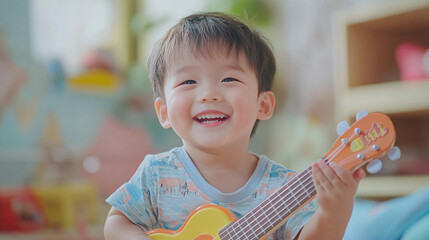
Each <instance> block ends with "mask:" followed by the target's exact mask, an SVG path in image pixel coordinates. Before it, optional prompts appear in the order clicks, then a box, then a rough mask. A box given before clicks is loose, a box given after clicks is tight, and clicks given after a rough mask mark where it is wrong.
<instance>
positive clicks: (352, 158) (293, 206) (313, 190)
mask: <svg viewBox="0 0 429 240" xmlns="http://www.w3.org/2000/svg"><path fill="white" fill-rule="evenodd" d="M367 151H371V150H366V152H367ZM331 160H332V159H331ZM344 160H345V161H344ZM344 160H343V161H344V162H346V163H347V162H349V161H350V160H354V157H353V156H351V157H348V158H347V159H344ZM309 170H310V169H309V168H307V169H305V170H304V171H307V172H306V173H305V174H304V175H303V176H302V177H301V178H300V177H299V175H298V176H297V177H298V179H301V180H302V179H305V180H304V183H305V184H302V182H301V185H300V186H304V187H303V188H301V189H305V188H307V187H308V186H310V187H314V185H313V186H312V185H311V183H312V181H308V180H310V179H311V178H305V177H307V176H308V174H310V173H311V171H309ZM297 187H299V186H297ZM297 187H295V188H294V189H292V191H294V190H296V188H297ZM289 190H291V189H290V188H289ZM315 191H316V190H315V189H312V190H311V191H310V192H309V191H305V192H304V193H300V192H301V191H299V193H300V194H299V196H298V198H297V197H294V196H292V197H294V198H295V199H300V200H301V198H302V197H305V196H304V195H307V196H308V195H311V194H313V193H314V192H315ZM312 196H314V195H312ZM312 196H311V197H312ZM311 197H310V198H311ZM276 198H278V197H276ZM274 199H275V198H274ZM274 199H273V200H274ZM280 199H281V198H280ZM290 199H291V198H288V200H290ZM304 199H305V198H304ZM281 200H282V199H281ZM278 203H280V201H277V202H275V203H274V204H272V205H273V206H274V205H277V204H278ZM292 203H296V204H295V205H292ZM292 203H289V204H288V205H286V206H284V201H283V203H280V206H283V209H280V207H278V206H277V209H280V214H285V213H284V212H285V211H287V212H288V213H290V210H289V209H293V208H295V207H296V206H300V205H302V204H300V202H298V201H296V200H295V202H292ZM271 208H273V207H271ZM267 210H269V209H267ZM270 215H272V214H270ZM270 215H269V217H271V218H273V217H272V216H270ZM277 215H278V212H277ZM264 219H266V220H268V219H269V218H267V217H263V218H262V220H264ZM255 220H258V221H259V222H260V221H261V219H259V218H255ZM255 220H254V221H255ZM280 220H281V219H280ZM254 221H252V222H251V223H248V224H252V223H253V222H254ZM259 226H260V227H261V225H259ZM262 226H263V227H266V226H265V224H264V225H262ZM234 229H235V228H234ZM262 230H263V231H265V230H266V229H262ZM242 232H243V233H244V234H246V233H248V232H249V231H246V232H244V231H242ZM262 233H263V232H262ZM237 234H241V233H240V232H236V233H234V234H233V235H232V237H234V236H236V235H237ZM254 235H255V234H254ZM239 236H240V235H239Z"/></svg>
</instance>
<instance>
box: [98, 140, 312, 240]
mask: <svg viewBox="0 0 429 240" xmlns="http://www.w3.org/2000/svg"><path fill="white" fill-rule="evenodd" d="M295 175H296V173H295V172H293V171H292V170H290V169H287V168H285V167H283V166H282V165H280V164H278V163H276V162H274V161H272V160H270V159H268V158H267V157H266V156H264V155H261V156H259V161H258V165H257V167H256V169H255V171H254V172H253V174H252V176H251V177H250V178H249V180H248V181H247V183H246V184H245V185H244V186H243V187H241V188H240V189H238V190H237V191H235V192H233V193H223V192H221V191H219V190H217V189H216V188H215V187H213V186H211V185H210V184H209V183H208V182H207V181H206V180H205V179H204V178H203V177H202V176H201V174H200V173H199V172H198V170H197V168H196V167H195V165H194V163H193V161H192V160H191V159H190V157H189V155H188V154H187V153H186V150H185V148H184V147H179V148H174V149H172V150H170V151H169V152H165V153H160V154H157V155H147V156H146V157H145V159H144V160H143V162H142V163H141V165H140V166H139V167H138V169H137V171H136V173H135V174H134V175H133V176H132V177H131V179H130V180H129V181H128V182H127V183H125V184H123V185H122V186H121V187H119V188H118V189H117V190H116V191H115V192H114V193H113V194H112V195H111V196H109V197H108V198H107V200H106V201H107V202H108V203H109V204H111V205H112V206H113V207H115V208H117V209H118V210H120V211H121V212H122V213H124V214H125V215H126V216H127V217H128V218H129V219H130V220H131V221H132V222H133V223H135V224H136V225H138V226H139V227H140V228H142V229H143V230H144V231H148V230H151V229H156V228H162V229H169V230H177V229H179V228H180V226H181V225H182V224H183V223H184V222H185V220H186V218H187V217H188V215H189V214H190V213H191V212H192V211H193V210H194V209H195V208H197V207H200V206H202V205H204V204H209V203H215V204H218V205H220V206H222V207H224V208H226V209H229V210H230V211H231V212H233V213H234V214H235V215H236V216H237V217H238V218H240V217H242V216H244V215H245V214H246V213H247V212H249V211H250V210H251V209H253V208H254V207H255V206H256V205H258V204H259V203H260V202H262V201H263V200H264V199H266V198H267V197H268V196H269V195H270V194H271V193H273V192H274V191H276V190H277V189H278V188H280V187H281V186H283V185H284V184H285V183H286V182H288V181H289V180H290V179H292V178H293V177H294V176H295ZM314 211H315V207H314V204H313V203H312V202H311V203H310V204H308V205H306V206H305V207H303V208H301V209H300V210H299V211H298V212H296V213H295V214H294V215H293V216H291V217H290V218H289V219H288V220H287V221H286V223H285V224H283V225H282V226H281V227H280V228H279V229H277V230H276V231H275V232H274V233H273V234H271V236H270V238H269V239H270V240H271V239H293V238H294V237H295V235H296V234H297V233H298V232H299V230H300V229H301V228H302V227H303V226H304V225H305V223H306V222H307V221H308V220H309V219H310V217H311V216H312V215H313V214H314Z"/></svg>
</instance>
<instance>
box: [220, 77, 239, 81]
mask: <svg viewBox="0 0 429 240" xmlns="http://www.w3.org/2000/svg"><path fill="white" fill-rule="evenodd" d="M234 81H238V80H237V79H235V78H225V79H223V80H222V82H234Z"/></svg>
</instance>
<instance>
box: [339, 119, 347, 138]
mask: <svg viewBox="0 0 429 240" xmlns="http://www.w3.org/2000/svg"><path fill="white" fill-rule="evenodd" d="M349 127H350V125H349V124H348V123H347V122H346V121H341V122H339V123H338V125H337V134H338V136H340V135H342V134H343V133H344V132H345V131H347V129H349Z"/></svg>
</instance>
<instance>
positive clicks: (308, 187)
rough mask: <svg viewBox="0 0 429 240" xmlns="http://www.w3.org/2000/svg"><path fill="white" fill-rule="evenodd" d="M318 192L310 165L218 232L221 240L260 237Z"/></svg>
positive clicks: (254, 238)
mask: <svg viewBox="0 0 429 240" xmlns="http://www.w3.org/2000/svg"><path fill="white" fill-rule="evenodd" d="M315 195H316V189H315V188H314V184H313V179H312V175H311V166H310V167H308V168H306V169H305V170H304V171H302V172H301V173H299V174H298V175H296V176H295V177H294V178H293V179H291V180H290V181H289V182H287V183H286V184H285V185H283V186H282V187H281V188H279V189H278V190H277V191H276V192H274V193H273V194H271V195H270V196H269V197H268V198H267V199H265V200H264V201H262V202H261V203H260V204H258V205H257V206H256V207H255V208H254V209H252V210H251V211H250V212H248V213H247V214H246V215H244V216H243V217H242V218H240V219H238V220H237V221H235V222H233V223H231V224H230V225H228V226H226V227H225V228H223V229H222V230H220V231H219V237H220V239H222V240H224V239H252V240H259V239H261V238H262V237H263V236H265V235H266V234H267V233H271V231H273V230H275V229H276V228H277V227H279V226H280V225H281V223H283V222H284V221H286V219H287V218H288V217H289V216H290V215H291V214H293V213H295V212H296V211H297V210H299V209H300V208H301V207H303V206H304V205H306V204H307V203H308V202H309V201H311V200H312V199H313V198H314V197H315Z"/></svg>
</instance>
